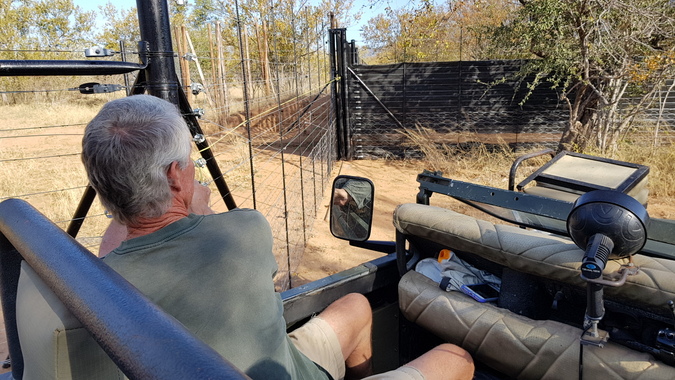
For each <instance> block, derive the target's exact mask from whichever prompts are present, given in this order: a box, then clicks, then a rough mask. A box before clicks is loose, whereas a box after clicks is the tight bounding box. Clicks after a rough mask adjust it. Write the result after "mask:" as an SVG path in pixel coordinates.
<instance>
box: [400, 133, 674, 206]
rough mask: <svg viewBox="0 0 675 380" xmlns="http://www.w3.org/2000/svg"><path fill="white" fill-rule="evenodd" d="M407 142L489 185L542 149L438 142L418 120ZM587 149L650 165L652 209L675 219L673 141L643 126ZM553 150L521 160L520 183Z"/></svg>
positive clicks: (430, 160)
mask: <svg viewBox="0 0 675 380" xmlns="http://www.w3.org/2000/svg"><path fill="white" fill-rule="evenodd" d="M401 133H403V134H404V135H405V136H406V139H407V140H408V143H407V144H408V146H411V147H415V148H416V149H419V150H420V151H421V152H422V153H423V154H424V157H425V158H424V160H425V163H426V165H427V167H429V168H431V169H432V170H437V171H441V172H443V175H444V176H446V177H449V178H453V179H457V180H462V181H469V182H474V183H478V184H481V185H486V186H493V187H499V188H507V184H508V177H509V170H510V168H511V165H512V163H513V161H514V160H515V159H516V158H517V157H518V156H520V155H523V154H526V153H530V152H534V151H538V150H541V149H543V148H536V147H534V148H532V149H529V150H526V151H519V152H514V151H513V150H512V149H511V148H510V147H509V146H508V145H507V144H506V143H501V144H496V145H491V146H489V147H488V146H487V145H484V144H472V145H468V147H465V148H460V147H458V146H457V145H449V144H444V143H438V139H437V132H435V131H433V130H431V129H428V128H425V127H423V126H416V127H415V128H414V129H409V130H405V131H403V132H401ZM582 153H586V154H590V155H594V156H600V157H605V158H611V159H615V160H620V161H626V162H633V163H638V164H642V165H646V166H649V168H650V173H649V185H648V186H649V205H648V211H649V213H650V215H652V216H654V217H659V218H668V219H675V204H673V200H672V199H673V197H675V174H674V173H675V147H674V146H672V145H671V144H666V143H664V144H655V143H654V140H653V138H652V135H651V134H650V133H645V132H644V131H642V132H640V133H633V134H630V135H627V136H626V137H625V138H624V139H623V140H622V141H621V142H620V143H619V144H618V147H617V149H616V150H615V151H613V152H609V153H602V152H600V151H598V150H593V149H589V150H587V151H585V152H582ZM549 157H550V156H542V157H538V158H534V159H530V160H526V161H524V162H523V164H522V165H521V167H520V168H519V170H518V177H517V178H516V184H517V183H518V182H520V181H521V180H522V179H524V178H525V177H527V176H528V175H529V174H531V173H532V172H534V171H535V170H536V169H538V168H539V167H541V166H542V165H543V164H544V163H546V161H548V160H549Z"/></svg>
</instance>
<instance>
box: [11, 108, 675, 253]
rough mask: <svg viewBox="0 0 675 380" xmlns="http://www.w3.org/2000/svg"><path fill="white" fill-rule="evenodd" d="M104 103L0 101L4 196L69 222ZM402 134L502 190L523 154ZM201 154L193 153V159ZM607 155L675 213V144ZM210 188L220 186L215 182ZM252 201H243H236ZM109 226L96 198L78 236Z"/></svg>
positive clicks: (438, 163) (438, 159)
mask: <svg viewBox="0 0 675 380" xmlns="http://www.w3.org/2000/svg"><path fill="white" fill-rule="evenodd" d="M103 103H104V102H103V101H102V100H96V99H95V100H93V101H89V102H76V103H75V104H72V103H64V104H55V103H49V104H31V105H11V106H0V200H2V199H5V198H8V197H17V198H22V199H25V200H27V201H28V202H29V203H31V204H33V205H34V206H35V207H36V208H37V209H38V210H40V211H41V212H42V213H44V214H45V215H46V216H47V217H48V218H50V219H51V220H53V221H54V222H56V223H57V224H58V225H59V226H60V227H62V228H66V227H67V225H68V223H69V221H70V218H71V217H72V214H73V212H74V210H75V209H76V207H77V205H78V204H79V201H80V197H81V196H82V193H83V191H84V186H86V184H87V180H86V176H85V173H84V170H83V168H82V164H81V162H80V159H79V155H78V153H79V151H80V143H81V137H82V132H83V130H84V126H85V124H86V123H87V122H88V121H89V120H91V118H92V117H94V115H95V114H96V113H97V112H98V110H99V109H100V107H101V106H102V104H103ZM404 134H405V136H406V138H407V139H408V141H409V144H410V145H412V146H415V147H417V148H418V149H420V150H421V151H422V152H423V153H424V154H425V156H426V159H425V161H426V166H427V167H428V168H429V169H432V170H436V171H441V172H442V173H443V174H444V175H445V176H447V177H450V178H455V179H458V180H463V181H471V182H475V183H479V184H484V185H490V186H495V187H499V188H506V186H507V182H508V173H509V169H510V166H511V163H512V162H513V160H514V159H515V158H516V157H517V156H518V155H520V154H523V153H525V152H518V153H514V152H512V151H511V149H510V148H509V147H508V145H507V144H505V143H503V144H498V145H496V146H491V147H488V146H486V145H479V144H477V145H473V146H471V147H470V148H467V149H463V150H461V149H459V148H457V147H456V146H451V145H446V144H438V143H436V141H438V139H437V138H435V137H437V133H435V132H431V131H430V130H427V129H425V128H423V127H419V126H418V127H417V128H416V129H415V130H410V131H406V132H404ZM214 137H217V136H214ZM239 140H240V139H238V138H236V136H234V137H233V136H228V137H226V138H224V139H223V140H222V141H221V142H219V143H218V144H217V146H216V149H217V151H218V153H216V155H217V159H218V161H219V163H220V164H221V167H222V170H223V174H224V175H225V177H226V179H227V181H228V183H229V184H231V185H230V186H232V185H233V184H234V185H235V186H250V179H247V178H248V176H250V168H249V166H248V162H247V160H246V157H247V155H248V151H247V149H246V146H245V144H242V142H241V141H239ZM533 150H534V149H533ZM587 153H590V154H593V153H594V152H587ZM197 156H198V155H197V154H196V153H195V155H194V157H195V158H196V157H197ZM35 157H38V159H34V158H35ZM609 157H610V158H614V159H619V160H623V161H630V162H638V163H642V164H645V165H648V166H650V168H651V173H650V213H656V216H657V217H666V218H675V207H674V206H672V205H671V203H672V202H671V200H672V198H673V196H675V176H673V174H672V173H674V172H675V150H674V149H673V148H672V147H671V146H661V147H653V146H652V144H651V142H650V141H649V140H648V139H644V140H640V139H637V138H633V139H631V140H625V141H624V142H622V144H621V145H620V147H619V150H618V151H617V152H616V153H614V154H612V155H611V156H609ZM258 160H262V162H264V161H265V158H264V157H258ZM392 162H395V161H392ZM544 162H545V159H540V160H528V161H526V162H525V164H524V165H523V167H521V168H520V169H519V172H518V174H519V176H518V177H519V178H518V179H517V181H520V180H522V178H524V177H525V176H527V175H528V174H530V173H531V172H532V171H533V170H535V169H536V168H538V167H540V166H541V165H542V164H543V163H544ZM399 164H401V165H405V164H406V163H405V162H404V163H399ZM394 165H396V164H395V163H394ZM255 169H256V176H262V177H265V176H269V175H271V174H269V173H265V172H263V171H261V168H260V167H256V168H255ZM198 172H199V175H200V176H203V178H202V179H203V180H208V177H209V176H208V174H207V173H202V172H203V170H201V171H198ZM236 184H239V185H236ZM233 190H234V189H233ZM212 191H214V192H215V191H216V189H215V187H213V188H212ZM235 193H236V191H235ZM242 193H244V192H242ZM246 202H247V200H244V199H240V200H238V203H246ZM460 207H461V206H460ZM107 224H108V219H107V218H105V217H104V216H103V209H102V207H101V206H100V204H99V202H98V201H96V202H95V204H94V205H93V208H92V210H91V211H90V213H89V217H88V218H87V220H86V221H85V223H84V225H83V227H82V230H81V232H80V234H79V235H78V236H79V239H80V241H82V242H83V243H84V244H85V245H86V246H88V247H89V248H90V249H91V250H93V251H96V250H97V245H98V241H99V240H98V239H99V237H100V236H101V234H102V233H103V231H104V229H105V227H106V226H107Z"/></svg>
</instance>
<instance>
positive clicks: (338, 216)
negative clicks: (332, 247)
mask: <svg viewBox="0 0 675 380" xmlns="http://www.w3.org/2000/svg"><path fill="white" fill-rule="evenodd" d="M373 192H374V189H373V185H372V183H371V182H370V181H368V180H366V179H363V178H358V177H338V178H337V179H336V180H335V182H334V183H333V195H332V205H331V232H332V233H333V235H335V236H336V237H339V238H342V239H347V240H357V241H363V240H366V239H368V236H369V235H370V228H371V225H372V216H373V215H372V214H373V209H372V206H373Z"/></svg>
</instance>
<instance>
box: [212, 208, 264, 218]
mask: <svg viewBox="0 0 675 380" xmlns="http://www.w3.org/2000/svg"><path fill="white" fill-rule="evenodd" d="M206 217H212V218H217V219H226V220H240V221H245V220H250V221H258V220H266V219H265V216H264V215H263V214H262V213H261V212H260V211H258V210H254V209H250V208H235V209H232V210H229V211H225V212H221V213H217V214H213V215H206Z"/></svg>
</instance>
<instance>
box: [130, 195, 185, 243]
mask: <svg viewBox="0 0 675 380" xmlns="http://www.w3.org/2000/svg"><path fill="white" fill-rule="evenodd" d="M186 216H188V211H187V208H186V207H185V205H184V204H182V203H180V202H177V201H176V199H175V198H174V201H173V202H172V204H171V208H169V210H168V211H167V212H165V213H164V215H162V216H160V217H159V218H140V219H139V220H138V222H137V223H135V224H133V225H131V224H130V225H127V239H126V240H129V239H133V238H137V237H140V236H144V235H148V234H151V233H153V232H155V231H159V230H160V229H162V228H164V227H166V226H168V225H169V224H171V223H173V222H177V221H179V220H181V219H183V218H185V217H186Z"/></svg>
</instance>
